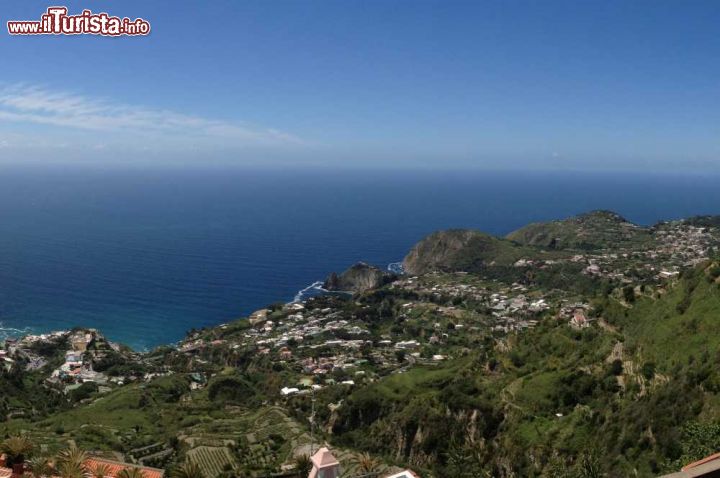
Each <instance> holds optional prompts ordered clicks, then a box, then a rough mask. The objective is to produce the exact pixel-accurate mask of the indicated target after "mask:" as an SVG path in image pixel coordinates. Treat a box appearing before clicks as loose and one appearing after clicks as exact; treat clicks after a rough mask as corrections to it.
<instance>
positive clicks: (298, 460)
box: [295, 455, 313, 478]
mask: <svg viewBox="0 0 720 478" xmlns="http://www.w3.org/2000/svg"><path fill="white" fill-rule="evenodd" d="M312 467H313V462H312V460H311V459H310V457H309V456H308V455H298V456H296V457H295V470H297V476H298V477H299V478H305V477H306V476H308V475H309V474H310V470H312Z"/></svg>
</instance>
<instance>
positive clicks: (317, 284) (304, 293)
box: [293, 281, 328, 302]
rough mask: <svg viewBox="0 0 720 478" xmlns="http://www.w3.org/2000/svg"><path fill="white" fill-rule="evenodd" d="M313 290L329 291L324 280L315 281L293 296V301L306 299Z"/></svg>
mask: <svg viewBox="0 0 720 478" xmlns="http://www.w3.org/2000/svg"><path fill="white" fill-rule="evenodd" d="M313 291H315V292H328V291H327V290H326V289H323V282H322V281H315V282H313V283H312V284H310V285H309V286H307V287H305V288H304V289H301V290H299V291H298V293H297V294H295V298H293V302H302V301H303V300H305V297H306V296H308V295H310V296H312V295H315V294H311V293H312V292H313Z"/></svg>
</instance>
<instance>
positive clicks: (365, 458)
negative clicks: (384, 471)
mask: <svg viewBox="0 0 720 478" xmlns="http://www.w3.org/2000/svg"><path fill="white" fill-rule="evenodd" d="M354 461H355V465H356V466H357V468H358V471H359V472H361V473H362V474H368V473H374V472H376V471H379V468H380V461H379V460H378V459H377V458H373V457H372V456H370V454H369V453H360V454H359V455H357V456H356V457H355V459H354Z"/></svg>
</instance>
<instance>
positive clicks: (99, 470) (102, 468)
mask: <svg viewBox="0 0 720 478" xmlns="http://www.w3.org/2000/svg"><path fill="white" fill-rule="evenodd" d="M90 471H91V472H92V476H93V478H110V467H109V466H107V465H106V464H104V463H99V464H98V465H97V466H95V468H93V469H92V470H90Z"/></svg>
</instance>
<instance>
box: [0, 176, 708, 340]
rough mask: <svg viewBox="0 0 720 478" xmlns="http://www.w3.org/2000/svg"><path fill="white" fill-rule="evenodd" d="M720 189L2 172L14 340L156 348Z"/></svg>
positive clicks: (1, 237)
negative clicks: (316, 295)
mask: <svg viewBox="0 0 720 478" xmlns="http://www.w3.org/2000/svg"><path fill="white" fill-rule="evenodd" d="M718 179H720V178H718V177H712V176H710V177H708V176H705V177H702V176H692V175H686V176H682V177H665V176H656V175H653V176H638V175H629V174H621V175H620V174H619V175H608V174H603V175H598V174H565V173H563V174H557V173H555V174H549V173H526V174H517V173H512V174H510V173H479V172H477V173H470V174H468V173H430V172H426V173H394V172H376V173H369V172H366V173H356V172H353V173H341V172H323V171H310V172H308V171H304V172H302V171H292V172H258V171H237V170H232V171H200V170H192V171H187V170H186V171H178V170H166V171H137V170H136V171H119V170H113V171H98V170H93V171H89V170H82V169H71V170H60V169H53V170H49V171H48V170H42V171H41V170H38V169H35V170H31V169H24V170H21V169H12V168H11V169H7V168H5V169H0V323H1V324H2V330H3V331H4V332H2V331H0V334H3V333H17V331H30V330H32V331H46V330H52V329H60V328H69V327H72V326H75V325H82V326H88V327H98V328H100V329H101V330H102V331H104V332H105V333H106V334H107V335H109V336H110V337H111V338H112V339H115V340H119V341H122V342H125V343H127V344H130V345H132V346H133V347H136V348H141V349H142V348H148V347H152V346H155V345H158V344H161V343H168V342H173V341H176V340H178V339H180V338H181V337H182V336H183V335H184V333H185V331H187V330H188V329H190V328H191V327H201V326H205V325H213V324H217V323H221V322H224V321H227V320H229V319H232V318H236V317H238V316H241V315H244V314H247V313H249V312H251V311H252V310H255V309H257V308H259V307H262V306H264V305H266V304H268V303H271V302H276V301H289V300H291V299H292V298H293V297H294V296H295V294H296V293H297V292H298V290H300V289H302V288H304V287H306V286H308V285H309V284H311V283H312V282H314V281H316V280H321V279H323V278H324V277H325V275H326V274H327V273H328V272H329V271H332V270H342V269H344V268H345V267H347V266H349V265H350V264H352V263H353V262H355V261H358V260H364V261H367V262H370V263H374V264H378V265H381V266H383V267H384V266H386V265H387V264H388V263H390V262H394V261H398V260H400V259H401V258H402V257H403V255H404V254H405V252H406V251H407V250H408V249H409V248H410V247H411V246H412V245H413V244H414V243H415V242H416V241H417V240H419V239H420V238H422V237H423V236H424V235H425V234H427V233H429V232H431V231H434V230H437V229H443V228H449V227H472V228H478V229H481V230H484V231H487V232H490V233H495V234H505V233H507V232H509V231H511V230H513V229H515V228H517V227H520V226H522V225H524V224H526V223H528V222H531V221H539V220H548V219H553V218H561V217H564V216H567V215H572V214H575V213H578V212H583V211H587V210H591V209H598V208H603V209H612V210H615V211H617V212H619V213H621V214H623V215H624V216H626V217H627V218H629V219H631V220H633V221H636V222H639V223H645V224H648V223H653V222H655V221H657V220H659V219H672V218H679V217H684V216H688V215H693V214H712V213H714V214H720V188H718V187H717V185H718V184H720V182H718Z"/></svg>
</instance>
